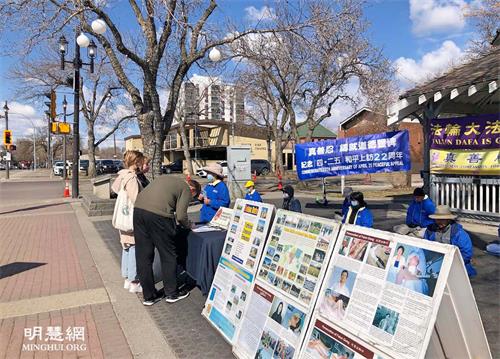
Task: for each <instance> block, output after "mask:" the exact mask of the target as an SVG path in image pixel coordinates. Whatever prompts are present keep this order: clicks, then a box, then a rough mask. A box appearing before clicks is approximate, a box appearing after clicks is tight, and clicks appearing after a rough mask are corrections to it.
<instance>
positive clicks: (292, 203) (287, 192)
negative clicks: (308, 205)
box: [283, 184, 302, 213]
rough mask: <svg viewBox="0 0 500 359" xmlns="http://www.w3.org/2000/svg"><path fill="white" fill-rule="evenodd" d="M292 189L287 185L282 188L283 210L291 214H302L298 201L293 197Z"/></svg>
mask: <svg viewBox="0 0 500 359" xmlns="http://www.w3.org/2000/svg"><path fill="white" fill-rule="evenodd" d="M293 195H294V190H293V187H292V186H290V185H289V184H288V185H286V186H285V188H283V209H286V210H287V211H292V212H299V213H302V206H301V205H300V201H299V200H298V199H297V198H295V197H294V196H293Z"/></svg>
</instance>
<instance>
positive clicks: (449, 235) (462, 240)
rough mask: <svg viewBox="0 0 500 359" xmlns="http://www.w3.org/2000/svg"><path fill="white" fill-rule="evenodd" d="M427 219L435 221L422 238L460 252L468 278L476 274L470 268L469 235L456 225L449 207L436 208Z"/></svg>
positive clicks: (470, 248) (459, 225) (470, 243)
mask: <svg viewBox="0 0 500 359" xmlns="http://www.w3.org/2000/svg"><path fill="white" fill-rule="evenodd" d="M429 218H431V219H434V220H435V221H436V223H435V224H433V225H430V226H428V227H427V230H426V231H425V235H424V238H425V239H427V240H429V241H436V242H440V243H445V244H452V245H454V246H456V247H458V249H459V250H460V254H461V255H462V258H463V260H464V263H465V269H467V274H468V275H469V277H473V276H475V275H476V274H477V272H476V270H475V269H474V267H473V266H472V263H471V259H472V254H473V250H472V241H471V239H470V237H469V234H468V233H467V232H466V231H465V230H464V229H463V227H462V225H461V224H459V223H457V222H456V221H455V219H456V218H457V216H456V215H455V214H453V213H451V210H450V207H448V206H445V205H442V206H437V207H436V212H435V213H434V214H431V215H429Z"/></svg>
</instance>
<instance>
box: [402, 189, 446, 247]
mask: <svg viewBox="0 0 500 359" xmlns="http://www.w3.org/2000/svg"><path fill="white" fill-rule="evenodd" d="M435 211H436V206H435V205H434V202H432V199H430V198H429V197H428V196H427V195H426V194H425V192H424V189H423V188H415V190H414V191H413V201H412V202H411V204H410V206H409V207H408V210H407V211H406V223H404V224H399V225H397V226H394V228H393V230H394V232H396V233H399V234H405V235H411V236H414V237H419V238H423V237H424V234H425V230H426V228H427V226H429V225H431V224H433V223H434V220H433V219H432V218H430V217H429V216H430V215H431V214H434V212H435Z"/></svg>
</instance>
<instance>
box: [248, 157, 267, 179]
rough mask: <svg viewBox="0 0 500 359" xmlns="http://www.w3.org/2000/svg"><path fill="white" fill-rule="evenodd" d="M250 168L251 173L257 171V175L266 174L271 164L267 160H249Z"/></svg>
mask: <svg viewBox="0 0 500 359" xmlns="http://www.w3.org/2000/svg"><path fill="white" fill-rule="evenodd" d="M250 170H251V171H252V174H253V173H254V172H255V173H257V176H260V175H262V176H267V175H268V174H269V173H270V172H271V164H270V163H269V161H268V160H251V161H250Z"/></svg>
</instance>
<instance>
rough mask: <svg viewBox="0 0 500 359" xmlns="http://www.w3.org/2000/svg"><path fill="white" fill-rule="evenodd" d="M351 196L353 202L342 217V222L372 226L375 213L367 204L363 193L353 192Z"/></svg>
mask: <svg viewBox="0 0 500 359" xmlns="http://www.w3.org/2000/svg"><path fill="white" fill-rule="evenodd" d="M349 198H350V200H351V204H350V206H349V210H348V211H347V213H346V214H345V215H344V218H343V219H342V223H346V224H355V225H357V226H362V227H368V228H372V227H373V215H372V213H371V212H370V210H369V209H368V208H367V206H366V202H365V199H364V196H363V193H361V192H353V193H352V194H351V196H350V197H349Z"/></svg>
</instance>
